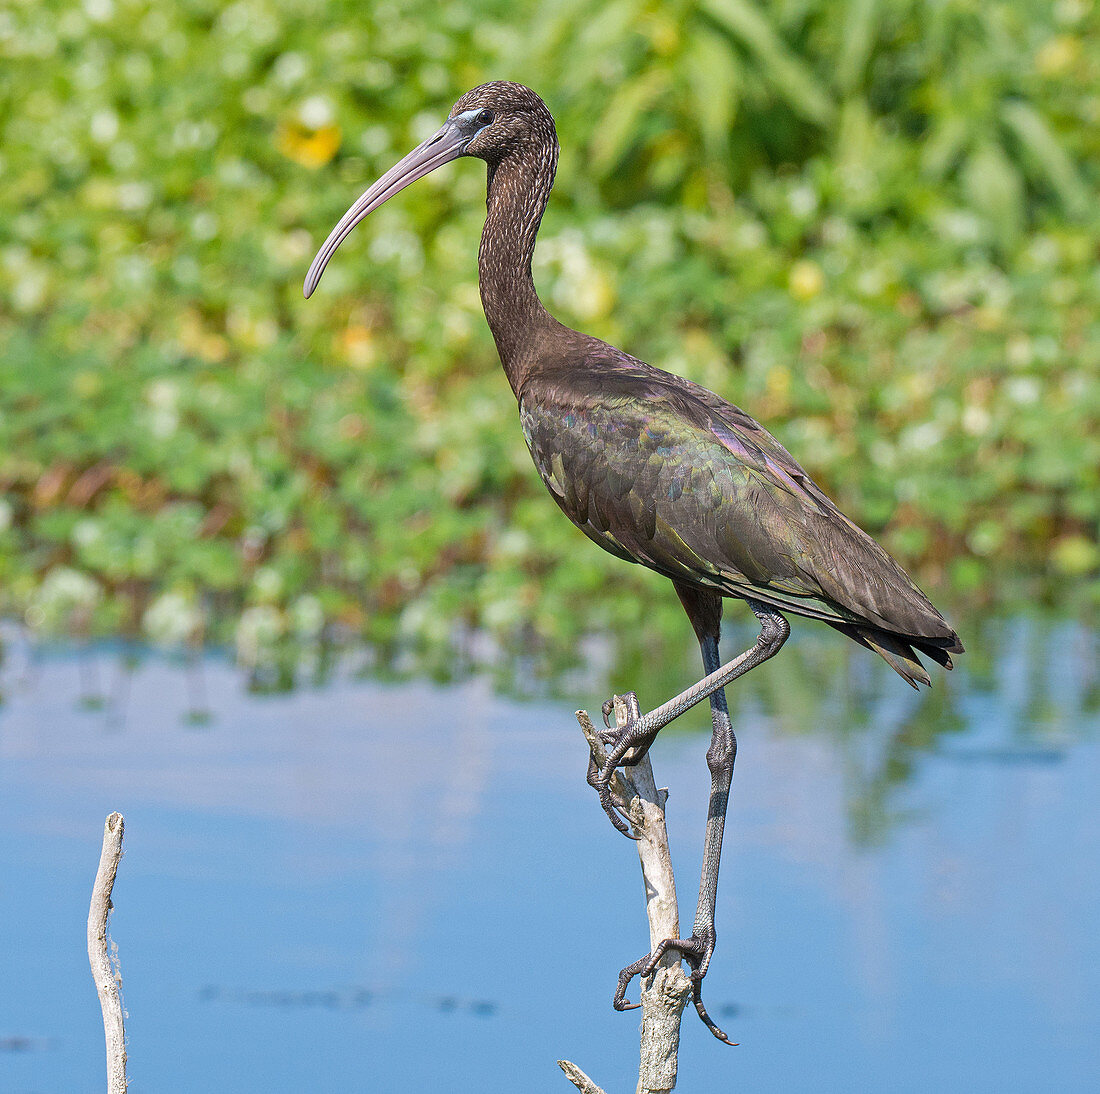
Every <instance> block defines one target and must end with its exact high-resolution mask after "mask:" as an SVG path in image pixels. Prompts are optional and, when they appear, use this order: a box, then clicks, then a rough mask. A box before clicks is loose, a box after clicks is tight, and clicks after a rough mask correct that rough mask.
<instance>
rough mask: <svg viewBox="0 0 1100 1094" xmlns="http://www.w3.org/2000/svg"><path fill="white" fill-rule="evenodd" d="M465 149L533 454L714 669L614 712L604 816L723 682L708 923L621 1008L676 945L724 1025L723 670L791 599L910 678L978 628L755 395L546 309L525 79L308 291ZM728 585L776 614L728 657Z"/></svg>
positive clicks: (386, 180)
mask: <svg viewBox="0 0 1100 1094" xmlns="http://www.w3.org/2000/svg"><path fill="white" fill-rule="evenodd" d="M460 156H476V157H478V158H479V159H482V160H484V161H485V162H486V163H487V164H488V200H487V205H488V212H487V215H486V218H485V228H484V230H483V231H482V234H481V248H480V250H479V252H478V272H479V279H480V286H481V299H482V303H483V305H484V307H485V317H486V319H487V320H488V322H489V327H490V329H491V330H492V332H493V337H494V339H495V340H496V344H497V350H498V351H499V353H500V360H501V363H502V364H503V366H504V373H505V375H506V376H507V377H508V382H509V383H510V384H511V385H512V390H513V391H514V392H515V395H516V398H517V399H518V401H519V412H520V421H521V423H522V426H523V435H524V437H525V438H526V440H527V446H528V448H529V449H530V450H531V456H532V457H533V459H534V461H535V466H536V467H537V468H538V472H539V474H540V475H541V476H542V480H543V482H544V483H545V484H546V486H547V487H548V489H549V490H550V493H551V495H552V496H553V498H554V500H555V501H556V502H557V503H558V505H559V506H560V507H561V508H562V510H564V512H565V514H566V516H568V517H569V519H570V520H571V521H572V522H573V523H574V524H576V525H577V527H578V528H580V530H581V531H582V532H584V534H585V535H586V536H588V537H589V538H590V539H593V540H595V542H596V543H598V544H599V545H600V546H601V547H603V548H604V549H605V550H606V551H610V552H611V554H613V555H615V556H616V557H618V558H621V559H623V560H625V561H626V562H637V563H640V564H641V565H643V566H648V567H649V568H650V569H653V570H656V571H657V572H658V573H661V574H664V575H665V576H666V577H668V578H670V579H671V580H672V582H673V585H674V586H675V588H676V592H677V594H678V595H679V597H680V600H681V602H682V603H683V606H684V608H685V610H686V611H687V614H688V618H689V619H690V620H691V624H692V627H693V628H694V629H695V634H696V636H697V638H698V640H699V645H700V647H701V649H702V655H703V665H704V668H705V670H706V673H707V675H706V676H705V677H704V678H703V679H702V680H700V681H699V682H698V683H697V684H695V685H694V686H693V687H691V688H689V689H688V690H687V691H685V692H683V694H681V695H678V696H676V697H675V698H674V699H671V700H670V701H669V702H667V703H665V704H663V705H662V706H660V707H657V708H656V709H655V710H652V711H650V712H649V713H648V714H644V715H642V716H641V717H639V718H638V719H636V720H634V721H632V722H630V723H628V724H627V725H626V726H625V727H624V728H622V729H621V730H620V729H614V728H611V727H610V726H609V727H608V730H607V733H606V735H605V739H606V741H607V744H608V761H607V763H606V764H605V765H604V766H603V768H602V769H601V770H595V769H593V770H591V771H590V773H589V782H591V783H592V785H593V786H594V787H595V788H596V790H597V791H598V793H599V796H600V802H601V803H602V805H603V808H604V810H605V811H606V812H607V815H608V816H609V817H610V818H611V820H612V822H613V823H614V825H615V827H616V828H618V829H619V830H620V831H621V832H623V833H624V834H626V835H630V832H629V829H628V827H627V824H626V823H625V822H624V820H623V819H622V817H621V816H620V815H619V814H618V813H617V812H616V810H615V808H614V806H613V804H612V801H611V795H610V791H609V783H610V780H611V776H612V774H613V772H614V770H615V768H616V767H617V766H618V765H620V764H624V763H627V764H629V763H633V762H637V760H639V759H640V758H641V756H642V755H644V753H645V751H646V750H647V749H648V748H649V746H650V745H651V744H652V742H653V739H654V737H655V736H656V735H657V732H658V730H660V729H661V727H662V726H665V725H667V724H668V723H669V722H670V721H672V719H674V718H676V717H678V716H679V715H680V714H682V713H683V712H684V711H685V710H687V709H688V708H689V707H691V706H694V705H695V704H696V703H698V702H700V701H701V700H703V699H705V698H708V697H709V698H710V707H711V719H712V723H713V735H712V738H711V744H710V748H709V750H708V751H707V764H708V766H709V768H710V772H711V796H710V805H709V811H708V817H707V830H706V839H705V843H704V848H703V870H702V881H701V885H700V889H699V902H698V906H697V911H696V916H695V923H694V927H693V929H692V935H691V937H690V938H684V939H668V940H666V941H665V942H662V943H661V945H660V946H659V947H658V949H657V950H655V951H654V952H653V953H652V954H648V955H647V956H646V957H644V958H642V959H641V960H640V961H637V962H635V963H634V964H633V965H631V966H629V967H627V968H626V969H624V970H623V972H622V974H621V975H620V978H619V986H618V990H617V991H616V993H615V1006H616V1008H618V1009H625V1008H626V1007H628V1006H630V1005H631V1004H628V1003H627V1002H626V1000H625V992H626V987H627V985H628V984H629V982H630V979H631V978H632V976H633V975H634V974H636V973H641V974H642V975H646V974H647V973H648V972H650V971H652V969H653V968H654V966H655V965H656V962H657V960H658V959H659V958H660V956H661V954H662V953H663V952H664V951H665V950H666V949H670V948H671V949H673V950H675V951H678V952H680V953H681V954H682V956H683V958H684V959H685V960H686V961H687V962H688V964H689V965H690V966H691V969H692V981H693V985H694V998H695V1005H696V1008H697V1009H698V1011H699V1014H700V1016H701V1017H702V1018H703V1020H704V1021H705V1022H706V1023H707V1025H708V1027H709V1028H710V1029H711V1031H712V1032H713V1033H714V1034H715V1036H717V1037H719V1038H721V1039H722V1040H726V1036H725V1034H724V1033H722V1031H721V1030H719V1029H718V1027H717V1026H715V1025H714V1023H713V1022H712V1021H711V1020H710V1018H709V1017H708V1015H707V1013H706V1009H705V1008H704V1007H703V1003H702V997H701V984H702V980H703V977H704V976H705V975H706V971H707V966H708V964H709V963H710V958H711V954H712V953H713V951H714V943H715V931H714V905H715V898H716V895H717V890H718V868H719V859H720V855H721V850H722V833H723V828H724V825H725V815H726V803H727V800H728V797H729V788H730V781H731V778H732V775H733V765H734V757H735V755H736V751H737V744H736V740H735V738H734V734H733V729H732V727H731V725H730V718H729V713H728V711H727V708H726V699H725V694H724V692H723V687H724V685H726V684H728V683H730V681H732V680H734V679H736V678H737V677H738V676H741V675H742V674H743V673H745V672H747V671H748V670H749V669H751V668H754V667H755V666H757V665H759V664H760V663H761V662H763V661H766V660H768V659H769V658H770V657H773V656H775V654H776V653H778V652H779V648H780V647H781V646H782V645H783V643H784V641H785V640H786V638H787V635H788V634H789V633H790V627H789V625H788V623H787V620H786V619H785V618H784V614H783V613H785V612H789V613H793V614H795V615H802V616H808V617H810V618H812V619H820V620H822V621H823V622H825V623H828V624H829V625H830V626H831V627H835V628H836V629H837V630H838V631H841V632H842V633H843V634H846V635H847V636H848V637H849V638H852V639H854V640H855V641H856V642H859V643H860V644H861V645H863V646H865V647H867V648H869V649H871V650H873V651H874V652H875V653H878V654H879V655H881V656H882V657H883V658H885V660H886V661H887V662H888V663H889V665H890V666H891V667H892V668H893V669H894V670H895V671H896V672H897V673H898V674H899V675H900V676H902V677H903V678H904V679H905V680H907V681H908V682H909V683H910V684H912V685H913V686H914V687H916V686H917V683H918V682H920V683H923V684H928V683H929V682H930V681H929V678H928V674H927V672H925V669H924V667H923V665H922V664H921V662H920V659H919V657H918V653H923V654H925V655H927V656H928V657H930V658H931V659H932V660H933V661H937V662H938V663H939V664H941V665H943V666H944V667H945V668H951V654H952V653H961V652H962V646H961V645H960V643H959V638H958V635H956V634H955V632H954V631H953V630H952V629H951V627H950V626H949V625H948V624H947V623H946V622H945V621H944V619H943V617H942V616H941V615H940V613H939V612H938V611H936V609H935V608H934V607H933V606H932V604H931V603H930V602H929V600H928V598H927V597H926V596H925V595H924V594H923V593H922V592H921V591H920V589H918V588H917V586H916V585H915V584H914V583H913V582H912V581H911V580H910V579H909V577H908V576H907V575H906V573H905V572H904V571H903V570H902V568H901V567H900V566H899V565H898V564H897V563H896V562H895V561H894V559H893V558H891V557H890V555H888V554H887V553H886V552H885V551H884V550H883V549H882V548H881V547H880V546H879V545H878V544H877V543H875V542H874V540H872V539H871V538H870V537H869V536H868V535H867V534H866V533H864V532H863V531H861V530H860V529H859V528H858V527H856V525H855V524H853V523H852V521H850V520H849V519H848V518H847V517H846V516H844V514H843V513H841V512H840V510H839V509H837V507H836V506H835V505H834V504H833V503H832V502H831V501H830V500H829V499H828V498H827V497H826V496H825V494H824V493H822V491H821V490H820V489H819V488H818V487H817V486H816V485H815V484H814V482H813V481H812V480H811V479H810V477H809V475H807V474H806V472H805V471H803V470H802V468H801V467H800V466H799V465H798V464H797V463H796V462H795V460H794V459H793V457H792V456H791V455H790V454H789V453H788V452H787V450H786V449H785V448H784V447H783V446H782V445H781V444H780V443H779V442H778V441H777V440H776V439H775V438H774V437H773V436H771V434H770V433H768V432H767V430H765V429H764V428H763V427H762V426H760V425H759V424H758V423H757V422H755V421H754V420H753V419H752V418H750V417H749V416H748V415H747V414H746V413H745V412H744V411H743V410H740V409H738V408H737V407H736V406H733V405H732V404H730V403H728V402H726V401H725V399H722V398H720V397H719V396H717V395H715V394H713V393H712V392H710V391H707V390H706V389H705V388H702V387H699V386H698V385H697V384H693V383H691V382H690V381H688V380H685V379H682V378H681V377H679V376H673V375H671V374H669V373H667V372H662V371H661V370H660V369H656V368H653V367H651V366H650V365H647V364H645V363H644V362H642V361H639V360H637V359H636V358H634V357H631V356H629V355H628V354H626V353H623V352H622V350H619V349H616V348H615V347H614V346H609V345H607V343H605V342H601V341H600V340H599V339H597V338H590V337H589V336H588V335H585V334H580V333H578V332H577V331H574V330H570V329H569V328H568V327H565V326H563V325H562V324H561V323H559V322H558V321H557V320H556V319H554V318H553V317H552V316H551V315H549V314H548V313H547V311H546V309H545V308H544V307H543V306H542V303H541V302H540V301H539V298H538V296H537V295H536V293H535V286H534V282H533V280H532V278H531V256H532V254H533V252H534V249H535V236H536V234H537V233H538V229H539V223H540V221H541V220H542V214H543V211H544V210H545V208H546V203H547V200H548V198H549V196H550V188H551V186H552V185H553V182H554V174H555V171H556V168H557V161H558V142H557V134H556V132H555V128H554V120H553V118H552V117H551V116H550V112H549V111H548V110H547V109H546V105H545V104H544V103H543V101H542V99H540V98H539V97H538V95H536V94H535V93H534V92H533V91H531V90H530V89H529V88H526V87H524V86H522V85H521V84H514V83H506V82H494V83H489V84H485V85H483V86H481V87H477V88H474V89H473V90H472V91H468V92H467V93H466V94H465V95H463V96H462V98H460V99H459V100H458V102H457V103H455V105H454V108H453V109H452V110H451V113H450V116H449V117H448V118H447V121H446V124H445V125H444V126H443V128H442V129H440V130H439V132H438V133H436V134H435V135H434V136H432V137H429V138H428V140H426V141H424V143H423V144H421V145H420V146H419V147H417V148H415V149H414V150H413V151H412V152H410V153H409V154H408V155H407V156H406V157H405V158H404V159H403V160H401V162H400V163H398V164H397V165H396V166H395V167H393V168H391V170H389V171H388V172H387V173H386V174H385V175H383V176H382V177H381V178H380V179H379V180H378V181H377V182H376V183H375V184H374V185H373V186H371V187H370V188H369V189H368V190H367V191H366V192H365V193H364V194H363V195H362V196H361V197H360V198H359V200H358V201H356V202H355V204H354V205H352V207H351V208H350V209H349V210H348V211H347V212H346V213H345V214H344V216H343V218H342V219H341V220H340V222H339V223H338V224H337V225H336V227H335V228H334V229H333V231H332V234H331V235H330V236H329V237H328V239H327V240H326V241H325V243H324V246H323V247H322V248H321V249H320V251H319V252H318V253H317V257H316V258H315V259H314V260H313V264H312V265H311V266H310V268H309V273H308V275H307V276H306V281H305V295H306V296H307V297H308V296H309V295H310V294H311V293H312V292H313V290H314V289H315V288H316V287H317V282H318V281H319V280H320V278H321V274H322V273H323V272H324V269H325V266H326V264H327V263H328V261H329V259H330V258H331V257H332V255H333V253H334V252H335V250H336V248H337V247H339V245H340V243H341V242H342V241H343V240H344V239H346V238H347V236H348V234H349V233H350V232H351V231H352V229H353V228H354V227H355V226H356V225H357V224H358V223H359V222H360V221H361V220H362V219H363V218H364V217H366V216H367V215H368V214H369V213H371V212H372V211H373V210H375V209H377V208H378V207H379V206H380V205H381V204H382V203H383V202H385V201H387V200H388V199H389V198H391V197H393V195H394V194H396V193H397V192H398V191H399V190H402V189H403V188H404V187H406V186H408V185H409V184H410V183H411V182H414V181H415V180H416V179H419V178H422V177H423V176H424V175H426V174H428V172H429V171H434V170H435V169H436V168H437V167H441V166H442V165H443V164H445V163H448V162H450V161H451V160H454V159H458V158H459V157H460ZM723 597H737V598H739V599H741V600H744V601H745V602H746V603H747V604H748V606H749V608H750V609H751V610H752V612H753V614H754V615H755V616H756V618H757V619H758V620H759V622H760V636H759V637H758V638H757V640H756V642H755V644H754V645H753V646H752V647H751V648H750V649H749V650H747V651H745V652H744V653H742V654H741V655H740V656H739V657H737V658H736V659H734V660H733V661H731V662H729V663H728V664H726V665H724V666H723V665H722V664H721V661H720V659H719V655H718V637H719V624H720V621H721V615H722V600H723ZM607 718H608V705H606V704H605V707H604V719H605V722H606V721H607Z"/></svg>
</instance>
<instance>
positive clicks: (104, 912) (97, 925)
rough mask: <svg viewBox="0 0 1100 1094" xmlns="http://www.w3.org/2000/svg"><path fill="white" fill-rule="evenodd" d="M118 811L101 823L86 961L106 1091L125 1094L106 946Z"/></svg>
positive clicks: (118, 847) (113, 965)
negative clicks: (99, 1020)
mask: <svg viewBox="0 0 1100 1094" xmlns="http://www.w3.org/2000/svg"><path fill="white" fill-rule="evenodd" d="M122 829H123V822H122V814H121V813H112V814H111V815H110V816H109V817H108V818H107V821H106V823H105V824H104V826H103V850H102V852H101V853H100V856H99V870H98V871H97V872H96V876H95V885H94V886H93V887H92V904H91V907H90V908H89V909H88V961H89V962H90V963H91V966H92V979H94V980H95V986H96V991H97V992H99V1006H100V1008H101V1009H102V1011H103V1034H104V1037H105V1038H106V1041H107V1094H126V1086H127V1081H126V1030H125V1028H124V1027H123V1024H122V1000H121V999H120V998H119V994H118V989H119V984H120V983H121V977H120V976H119V974H118V967H117V962H115V961H112V959H111V954H110V953H109V952H108V949H107V916H108V914H109V913H110V911H111V908H112V907H113V905H112V904H111V890H112V889H113V888H114V886H115V874H116V873H117V872H118V862H119V859H121V858H122Z"/></svg>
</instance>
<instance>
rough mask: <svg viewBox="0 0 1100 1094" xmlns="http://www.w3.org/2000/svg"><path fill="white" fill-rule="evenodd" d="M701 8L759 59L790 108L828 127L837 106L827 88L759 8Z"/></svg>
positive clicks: (742, 4)
mask: <svg viewBox="0 0 1100 1094" xmlns="http://www.w3.org/2000/svg"><path fill="white" fill-rule="evenodd" d="M700 7H701V8H702V10H703V11H705V12H706V13H707V14H708V15H709V16H710V17H711V18H712V19H714V21H715V22H716V23H718V25H719V26H721V27H723V28H724V29H726V30H727V31H729V33H730V34H731V35H733V37H734V38H736V39H737V40H738V41H739V42H741V43H742V44H743V45H744V46H745V47H746V48H747V49H748V50H749V51H750V52H751V53H753V54H754V55H755V56H756V57H757V59H758V60H759V61H760V63H761V65H762V67H763V71H764V73H765V74H766V76H767V78H768V79H769V80H770V81H771V82H772V83H773V84H774V85H775V87H776V89H777V90H778V91H779V92H780V93H781V94H782V95H783V96H784V97H785V98H786V99H787V101H788V102H789V103H790V104H791V106H793V107H794V108H795V109H796V110H798V111H799V112H800V113H801V114H802V115H803V116H804V117H806V118H807V119H808V120H809V121H812V122H816V123H817V124H818V125H827V124H828V123H829V121H830V120H831V118H832V117H833V113H834V105H833V102H832V100H831V99H830V97H829V93H828V91H827V90H826V88H825V86H824V85H823V84H822V83H821V81H820V80H818V79H817V77H816V76H814V74H813V72H812V71H811V70H810V69H809V68H808V67H807V66H806V65H805V64H803V62H802V61H801V60H800V59H799V58H798V56H797V55H796V54H794V53H793V52H792V51H791V50H789V49H788V48H787V46H786V45H785V44H784V42H783V39H782V38H781V37H780V35H779V33H778V32H777V31H776V30H775V28H774V27H773V26H772V25H771V23H769V22H768V20H767V18H766V17H765V15H764V14H763V13H762V12H761V11H760V9H759V8H757V7H756V6H755V5H754V4H753V3H751V2H750V0H701V3H700Z"/></svg>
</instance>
